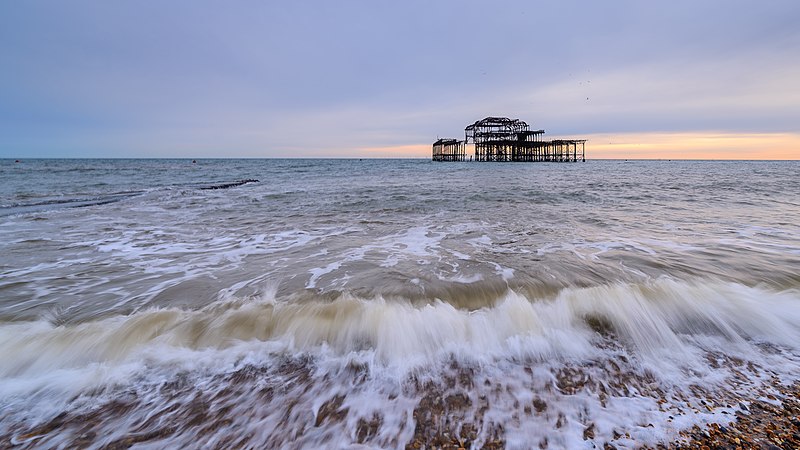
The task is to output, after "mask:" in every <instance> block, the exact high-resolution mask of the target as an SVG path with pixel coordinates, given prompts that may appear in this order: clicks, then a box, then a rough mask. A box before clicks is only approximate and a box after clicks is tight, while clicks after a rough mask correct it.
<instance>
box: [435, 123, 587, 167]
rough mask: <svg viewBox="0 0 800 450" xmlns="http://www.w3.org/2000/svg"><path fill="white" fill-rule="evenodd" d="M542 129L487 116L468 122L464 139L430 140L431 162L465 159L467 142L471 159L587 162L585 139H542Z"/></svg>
mask: <svg viewBox="0 0 800 450" xmlns="http://www.w3.org/2000/svg"><path fill="white" fill-rule="evenodd" d="M543 135H544V130H531V129H530V127H529V126H528V124H527V123H525V122H524V121H522V120H519V119H509V118H507V117H487V118H485V119H481V120H478V121H477V122H475V123H473V124H471V125H467V127H466V128H465V129H464V140H463V141H460V140H458V139H439V140H437V141H436V142H434V143H433V160H434V161H466V160H467V152H466V147H467V145H468V144H470V143H471V144H473V145H474V147H475V153H474V155H473V156H471V157H470V161H473V160H474V161H497V162H518V161H519V162H540V161H541V162H578V161H584V162H585V161H586V145H585V144H586V140H585V139H557V140H552V141H547V140H544V139H543Z"/></svg>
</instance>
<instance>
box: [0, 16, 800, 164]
mask: <svg viewBox="0 0 800 450" xmlns="http://www.w3.org/2000/svg"><path fill="white" fill-rule="evenodd" d="M486 116H506V117H512V118H519V119H522V120H525V121H526V122H528V123H529V124H531V126H532V128H534V129H545V130H546V131H547V134H546V136H549V137H551V138H576V139H578V138H583V139H588V142H587V144H586V152H587V157H589V158H675V159H677V158H690V159H693V158H700V159H707V158H712V159H800V1H797V0H785V1H784V0H766V1H763V2H755V1H738V0H725V1H721V0H719V1H718V0H692V1H684V0H673V1H670V2H649V1H639V0H636V1H633V0H604V1H574V0H565V1H558V2H555V1H553V2H541V1H531V0H519V1H494V2H487V1H485V0H484V1H469V0H462V1H435V0H427V1H416V0H410V1H402V2H399V1H388V0H371V1H366V0H365V1H348V0H339V1H326V2H322V1H302V0H297V1H281V2H278V1H263V0H259V1H232V2H220V1H205V0H190V1H184V0H175V1H151V0H137V1H124V0H120V1H101V0H97V1H81V0H75V1H69V2H64V1H41V0H31V1H24V2H23V1H5V2H0V157H5V158H35V157H187V158H203V157H429V156H430V152H431V143H432V142H433V141H435V140H436V139H437V138H439V137H461V138H462V139H463V133H464V132H463V130H464V127H465V126H466V125H468V124H470V123H472V122H474V121H476V120H478V119H481V118H483V117H486Z"/></svg>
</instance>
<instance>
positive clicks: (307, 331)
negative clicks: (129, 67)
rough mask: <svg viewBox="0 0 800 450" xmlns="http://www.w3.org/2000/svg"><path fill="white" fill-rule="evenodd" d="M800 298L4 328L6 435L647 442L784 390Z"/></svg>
mask: <svg viewBox="0 0 800 450" xmlns="http://www.w3.org/2000/svg"><path fill="white" fill-rule="evenodd" d="M467 303H469V302H467ZM799 303H800V291H798V290H784V291H775V290H772V289H769V288H766V287H759V286H756V287H748V286H744V285H741V284H736V283H729V282H721V281H719V282H710V281H703V280H694V281H679V280H675V279H672V278H668V277H664V278H661V279H658V280H655V281H652V282H649V283H644V284H622V283H617V284H609V285H605V286H596V287H588V288H568V289H563V290H561V291H559V292H558V293H556V294H554V295H552V296H549V297H544V298H526V297H525V296H523V295H521V294H519V293H517V292H514V291H509V292H507V293H506V294H504V295H503V296H502V297H501V298H499V299H496V300H494V301H492V302H491V303H490V304H487V306H485V307H483V308H477V309H462V308H458V307H457V306H455V305H454V304H452V303H447V302H443V301H438V300H435V301H432V302H429V303H427V304H424V305H419V304H414V303H412V302H410V301H403V300H398V299H384V298H370V299H364V298H357V297H355V296H351V295H347V294H342V295H340V296H339V297H337V298H335V299H326V298H318V299H316V300H313V301H308V299H307V298H304V299H303V301H298V300H297V299H291V298H289V299H276V297H275V295H274V293H273V292H272V291H271V290H269V289H267V290H265V292H264V293H262V294H260V295H257V296H253V297H247V298H227V299H223V300H220V301H218V302H216V303H214V304H211V305H209V306H207V307H205V308H203V309H201V310H184V309H175V308H154V309H147V310H142V311H138V312H135V313H133V314H130V315H127V316H112V317H106V318H104V319H100V320H95V321H89V322H83V323H77V324H66V325H54V324H52V323H51V322H50V321H48V320H46V319H45V318H43V319H41V320H38V321H33V322H6V323H3V324H0V341H2V342H4V345H3V346H2V349H1V350H0V352H2V354H0V360H2V361H3V364H2V365H0V380H2V382H1V383H0V402H2V403H4V404H5V405H6V406H7V412H6V413H5V414H6V419H5V420H2V421H0V427H2V428H0V442H12V443H23V444H28V445H44V446H59V445H67V446H71V445H75V444H76V442H78V441H77V440H78V439H79V437H80V435H81V433H86V432H88V431H86V430H84V429H83V428H82V427H85V423H86V421H87V420H89V419H90V418H93V420H94V422H97V424H96V426H95V427H94V428H92V430H91V432H92V433H95V438H93V439H92V440H90V441H89V442H91V443H92V445H94V446H103V445H109V444H111V443H114V442H117V441H119V440H124V439H128V440H129V441H130V442H149V443H158V446H170V445H187V444H188V443H198V442H199V443H203V445H206V446H209V447H214V446H228V445H234V444H236V443H237V442H239V443H240V444H242V443H246V444H247V445H269V446H274V447H285V448H294V447H302V446H309V445H312V444H313V445H323V444H324V445H329V446H331V445H332V446H345V445H349V444H352V443H361V444H364V445H372V446H379V447H396V448H403V447H404V446H405V445H406V444H408V443H409V442H411V441H412V440H414V439H416V438H417V432H418V431H419V427H420V424H421V423H422V424H424V423H425V421H426V420H432V421H434V422H435V421H436V420H440V421H444V420H448V424H445V423H444V422H441V423H438V422H436V423H432V424H433V425H431V426H434V425H435V426H438V427H439V429H441V428H442V427H452V434H453V436H455V437H457V438H458V439H462V441H463V440H469V442H471V443H472V444H473V445H476V446H477V445H478V444H487V443H490V442H491V441H492V439H500V436H502V439H503V440H504V444H505V445H507V446H509V447H511V448H514V447H526V446H529V445H531V443H532V442H533V443H536V442H540V441H541V440H542V439H546V440H547V442H549V444H550V445H552V446H555V447H570V448H574V446H575V445H584V444H585V442H584V443H581V442H573V441H571V440H570V439H574V438H575V437H576V436H577V437H580V436H583V437H584V439H585V440H587V441H590V442H594V443H596V444H598V445H602V444H603V443H604V442H613V443H615V445H618V446H622V447H625V446H627V445H633V444H632V443H633V442H636V443H637V445H639V444H642V443H655V442H660V441H662V440H664V439H672V438H674V437H675V435H676V433H677V431H678V430H680V429H681V428H685V427H686V426H690V425H691V424H694V423H702V422H704V421H708V420H712V419H713V420H716V421H720V420H721V417H722V418H724V416H721V414H723V413H726V414H727V413H729V412H730V411H731V409H730V408H731V405H735V404H736V401H735V400H734V399H733V397H731V396H732V395H733V394H735V393H740V394H741V393H747V394H748V395H757V394H754V393H755V392H757V391H758V390H759V389H761V390H763V389H766V388H765V386H766V384H765V383H766V381H765V380H768V379H769V378H770V377H773V378H774V377H778V378H780V379H781V380H782V381H784V382H786V381H791V380H792V379H794V377H796V374H797V373H800V370H798V369H800V366H798V362H800V358H798V348H797V346H798V344H797V343H798V342H800V308H798V307H797V306H798V304H799ZM741 372H748V376H747V377H740V376H737V373H739V374H740V373H741ZM745 379H746V380H747V381H745ZM711 393H715V394H714V395H711ZM709 398H715V399H716V401H717V402H718V403H717V404H715V405H712V406H709V407H707V408H705V409H703V410H699V409H697V408H696V407H695V406H696V405H697V404H698V403H697V402H699V400H700V399H706V400H704V401H709V400H707V399H709ZM197 402H200V403H199V404H201V406H202V407H201V406H198V403H197ZM687 405H688V406H687ZM692 405H695V406H692ZM200 410H202V411H204V412H203V413H202V414H206V415H208V416H204V420H198V421H196V422H195V421H193V419H192V418H193V417H195V415H196V414H200V413H199V412H198V411H200ZM420 411H421V412H420ZM437 411H438V413H437ZM444 411H447V414H444ZM678 411H681V412H680V413H679V412H678ZM437 414H438V415H437ZM420 415H423V416H424V417H422V416H420ZM9 417H12V418H14V420H8V419H9ZM242 417H244V418H245V419H246V420H245V419H243V418H242ZM437 417H438V419H437ZM611 417H613V418H614V420H611ZM668 417H670V419H668ZM678 417H682V418H683V419H678ZM156 419H157V420H156ZM167 419H169V420H167ZM206 419H207V420H206ZM54 420H57V421H58V423H57V426H58V428H59V429H61V430H62V432H61V433H59V434H58V435H57V436H51V435H50V434H49V432H48V426H49V424H50V425H53V423H54V422H53V421H54ZM98 420H99V422H98ZM449 421H452V423H450V422H449ZM162 422H163V423H167V422H172V423H178V424H179V425H177V426H173V427H172V428H169V429H166V428H164V427H163V426H161V425H160V424H161V423H162ZM12 424H13V425H12ZM415 424H416V425H415ZM556 425H558V426H556ZM498 426H500V429H499V428H498ZM53 427H56V425H53ZM204 427H205V428H204ZM209 427H211V428H209ZM589 427H591V433H589V434H588V435H587V434H586V433H585V430H586V429H588V428H589ZM64 429H70V430H73V432H72V433H71V434H70V433H63V430H64ZM576 430H577V431H576ZM148 433H149V434H148ZM97 436H104V437H103V438H102V439H101V438H97ZM587 436H588V437H587ZM5 439H7V441H5ZM131 439H132V440H131ZM137 439H138V440H137ZM231 439H232V440H231ZM78 443H80V442H78ZM223 444H224V445H223ZM462 444H463V442H462Z"/></svg>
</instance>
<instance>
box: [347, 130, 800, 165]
mask: <svg viewBox="0 0 800 450" xmlns="http://www.w3.org/2000/svg"><path fill="white" fill-rule="evenodd" d="M580 138H581V139H586V140H587V142H586V158H587V159H800V133H725V132H705V133H703V132H691V133H598V134H589V135H582V136H580ZM556 139H558V137H556ZM358 153H359V156H364V157H377V158H429V157H430V156H431V145H430V144H412V145H400V146H389V147H371V148H361V149H359V151H358ZM467 154H468V155H469V154H471V149H468V150H467Z"/></svg>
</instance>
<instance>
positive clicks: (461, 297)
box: [0, 159, 800, 448]
mask: <svg viewBox="0 0 800 450" xmlns="http://www.w3.org/2000/svg"><path fill="white" fill-rule="evenodd" d="M246 179H257V180H258V182H252V183H247V184H242V185H238V186H229V184H231V183H233V182H235V181H238V180H246ZM798 343H800V163H798V162H752V161H748V162H743V161H713V162H712V161H588V162H586V163H575V164H547V163H539V164H536V163H527V164H526V163H433V162H430V161H425V160H303V159H286V160H279V159H274V160H272V159H268V160H259V159H255V160H249V159H247V160H232V159H225V160H197V161H196V163H193V162H192V161H191V160H184V159H180V160H161V159H158V160H24V161H21V162H19V163H15V162H14V161H13V160H3V161H0V443H1V444H0V445H2V446H10V445H17V446H20V447H21V448H27V447H31V448H73V447H88V448H102V447H105V446H114V445H118V446H126V445H128V446H129V445H138V446H141V447H142V448H176V447H202V448H229V447H245V448H321V447H327V448H349V447H358V446H361V447H362V448H405V447H406V446H412V447H413V446H415V445H416V446H420V445H421V446H429V447H430V446H434V445H437V442H438V443H439V444H438V445H441V439H443V438H442V436H447V438H448V439H451V440H452V442H457V443H458V444H459V445H463V446H465V447H473V448H481V447H482V446H492V445H495V446H505V447H508V448H530V447H537V446H540V445H545V446H547V447H549V448H592V446H598V447H601V446H603V445H604V444H605V443H611V444H613V445H615V446H617V447H619V448H634V447H637V446H641V445H656V444H658V443H667V442H670V441H672V440H674V439H676V438H678V436H679V432H680V431H681V430H684V429H687V428H690V427H691V426H693V425H695V424H701V425H702V424H704V423H707V422H720V423H724V422H725V421H729V420H732V417H733V413H734V411H735V409H736V408H737V407H738V405H740V404H742V403H743V404H746V403H747V402H748V401H750V400H753V399H757V398H764V396H765V395H768V394H769V393H770V392H771V391H770V389H772V387H774V386H775V383H789V382H793V381H796V380H797V378H798V374H800V349H799V348H798V346H799V345H800V344H798ZM437 436H438V437H437ZM436 439H440V440H439V441H437V440H436Z"/></svg>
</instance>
